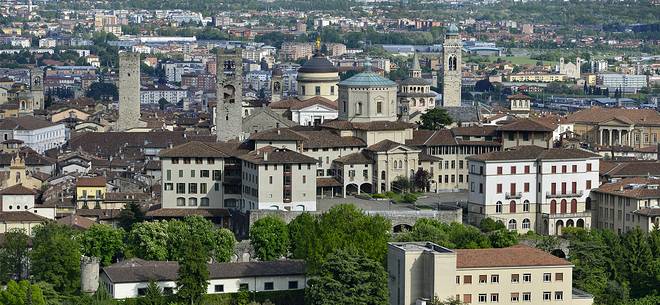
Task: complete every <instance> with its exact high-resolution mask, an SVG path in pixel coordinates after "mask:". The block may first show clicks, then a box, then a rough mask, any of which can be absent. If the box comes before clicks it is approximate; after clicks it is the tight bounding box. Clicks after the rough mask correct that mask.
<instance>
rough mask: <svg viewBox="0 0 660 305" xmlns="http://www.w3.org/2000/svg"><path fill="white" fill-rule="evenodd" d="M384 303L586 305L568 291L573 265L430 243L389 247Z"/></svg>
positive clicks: (528, 252) (530, 251) (532, 252)
mask: <svg viewBox="0 0 660 305" xmlns="http://www.w3.org/2000/svg"><path fill="white" fill-rule="evenodd" d="M387 262H388V263H387V266H388V273H389V277H388V278H389V279H390V280H389V282H388V286H389V290H390V305H415V304H425V302H428V301H430V300H432V299H433V298H434V297H437V298H438V299H440V300H446V299H454V300H458V301H460V302H462V303H464V304H472V303H484V304H485V303H497V304H518V303H519V302H522V303H526V302H527V303H529V304H545V303H548V304H571V305H590V304H593V297H592V296H591V295H589V294H587V293H585V292H582V291H580V290H577V289H574V288H573V265H572V264H571V263H570V262H569V261H567V260H565V259H562V258H558V257H556V256H553V255H551V254H549V253H546V252H543V251H541V250H539V249H535V248H531V247H527V246H523V245H518V246H513V247H509V248H499V249H457V250H451V249H447V248H444V247H441V246H439V245H436V244H433V243H430V242H426V243H424V242H419V243H389V244H388V251H387Z"/></svg>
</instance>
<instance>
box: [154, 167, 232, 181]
mask: <svg viewBox="0 0 660 305" xmlns="http://www.w3.org/2000/svg"><path fill="white" fill-rule="evenodd" d="M197 172H198V171H197V170H194V169H191V170H190V178H196V177H197ZM210 173H213V180H215V181H221V180H222V171H221V170H219V169H216V170H213V171H209V170H208V169H203V170H200V171H199V178H209V177H210ZM183 176H184V170H182V169H180V170H179V171H178V177H179V178H183ZM165 179H166V180H167V181H172V170H170V169H168V170H167V171H165Z"/></svg>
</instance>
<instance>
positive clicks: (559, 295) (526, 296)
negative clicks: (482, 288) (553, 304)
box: [456, 291, 564, 304]
mask: <svg viewBox="0 0 660 305" xmlns="http://www.w3.org/2000/svg"><path fill="white" fill-rule="evenodd" d="M488 296H489V295H488V294H486V293H480V294H479V295H478V296H477V302H479V303H487V302H490V303H499V301H500V294H499V293H491V294H490V298H489V297H488ZM554 296H555V301H562V300H564V292H563V291H555V293H554ZM459 297H460V295H456V298H457V299H458V298H459ZM521 300H522V301H523V302H531V301H532V293H531V292H523V293H519V292H512V293H511V302H519V301H521ZM551 300H552V291H544V292H543V301H551ZM463 303H466V304H470V303H472V295H471V294H464V295H463Z"/></svg>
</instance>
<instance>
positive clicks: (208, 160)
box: [206, 158, 215, 164]
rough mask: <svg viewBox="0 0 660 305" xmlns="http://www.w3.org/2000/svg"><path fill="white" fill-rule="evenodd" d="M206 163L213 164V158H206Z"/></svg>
mask: <svg viewBox="0 0 660 305" xmlns="http://www.w3.org/2000/svg"><path fill="white" fill-rule="evenodd" d="M206 163H208V164H215V159H213V158H206Z"/></svg>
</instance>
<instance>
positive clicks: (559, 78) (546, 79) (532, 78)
mask: <svg viewBox="0 0 660 305" xmlns="http://www.w3.org/2000/svg"><path fill="white" fill-rule="evenodd" d="M507 78H508V79H509V81H510V82H536V83H552V82H563V81H566V75H564V74H541V73H538V74H511V75H509V76H507Z"/></svg>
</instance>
